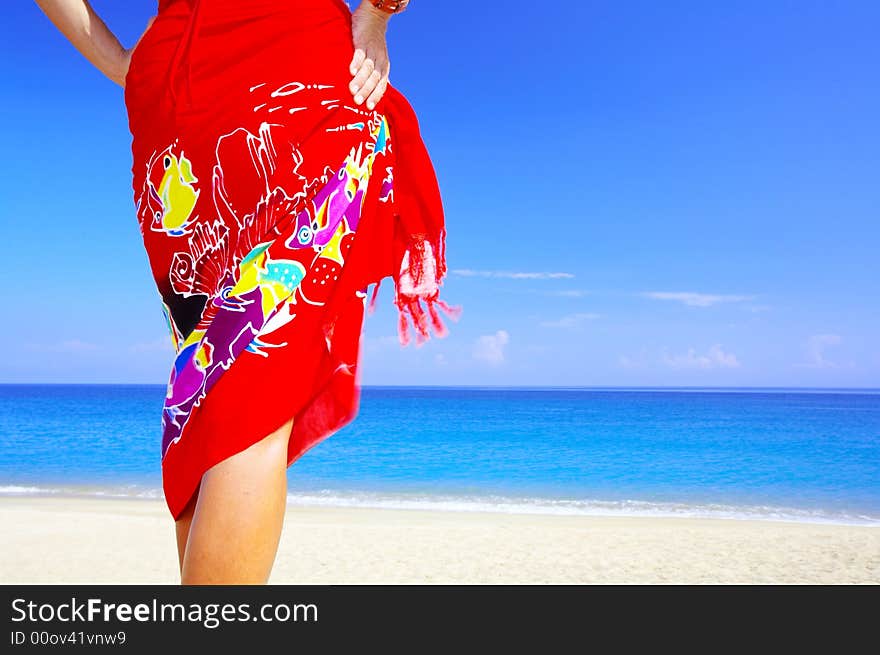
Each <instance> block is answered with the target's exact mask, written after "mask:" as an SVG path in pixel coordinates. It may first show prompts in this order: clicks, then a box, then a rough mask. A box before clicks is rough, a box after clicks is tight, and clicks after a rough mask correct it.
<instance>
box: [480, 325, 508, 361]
mask: <svg viewBox="0 0 880 655" xmlns="http://www.w3.org/2000/svg"><path fill="white" fill-rule="evenodd" d="M509 341H510V335H509V334H508V333H507V331H506V330H498V331H497V332H496V333H495V334H486V335H483V336H481V337H480V338H478V339H477V341H476V343H475V344H474V350H473V355H474V359H478V360H481V361H484V362H488V363H489V364H492V365H493V366H497V365H498V364H501V363H503V362H504V347H505V346H506V345H507V343H508V342H509Z"/></svg>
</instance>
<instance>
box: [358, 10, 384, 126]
mask: <svg viewBox="0 0 880 655" xmlns="http://www.w3.org/2000/svg"><path fill="white" fill-rule="evenodd" d="M391 16H392V14H389V13H387V12H384V11H382V10H380V9H377V8H376V7H374V6H373V3H372V2H370V0H361V3H360V5H358V8H357V9H355V10H354V11H353V12H352V13H351V31H352V38H353V40H354V47H355V50H354V57H353V58H352V60H351V64H350V66H349V68H350V72H351V74H352V75H353V76H354V77H353V78H352V80H351V82H350V84H349V91H351V94H352V95H353V96H354V101H355V104H358V105H359V104H361V103H363V102H366V103H367V109H373V108H374V107H375V106H376V103H378V102H379V99H380V98H381V97H382V95H383V94H384V93H385V87H386V86H387V85H388V74H389V72H390V71H391V62H390V61H389V60H388V46H387V44H386V42H385V31H386V29H387V28H388V19H389V18H390V17H391ZM358 98H360V100H358Z"/></svg>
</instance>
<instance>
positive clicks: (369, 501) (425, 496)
mask: <svg viewBox="0 0 880 655" xmlns="http://www.w3.org/2000/svg"><path fill="white" fill-rule="evenodd" d="M137 488H138V486H137V485H124V486H117V487H93V488H77V486H76V485H73V486H67V487H36V486H33V485H0V499H6V498H11V499H15V498H20V499H27V498H58V499H64V498H70V499H81V500H88V499H92V498H94V499H106V500H133V501H142V500H146V501H161V502H163V503H164V497H163V495H162V490H161V489H154V488H141V491H139V492H134V490H135V489H137ZM287 505H288V507H331V508H334V507H335V508H352V509H399V510H414V511H431V512H433V511H438V512H447V511H450V512H468V513H470V512H485V513H489V514H527V515H548V516H586V517H605V516H609V517H611V516H618V517H624V518H693V519H721V520H731V521H762V522H765V521H769V522H774V523H775V522H783V523H805V524H818V525H840V526H860V527H869V528H870V527H874V528H880V517H876V516H873V515H867V514H858V513H854V512H843V511H837V512H833V511H830V510H819V509H806V508H794V507H785V506H768V505H728V504H723V503H704V504H697V503H681V502H679V503H675V502H657V501H640V500H598V499H593V500H572V499H564V498H563V499H560V498H552V497H538V496H531V497H516V496H501V495H492V494H484V495H472V496H464V495H455V494H441V493H422V494H415V493H412V492H409V493H407V492H376V491H363V490H350V491H343V490H326V489H325V490H317V491H290V490H289V491H288V494H287Z"/></svg>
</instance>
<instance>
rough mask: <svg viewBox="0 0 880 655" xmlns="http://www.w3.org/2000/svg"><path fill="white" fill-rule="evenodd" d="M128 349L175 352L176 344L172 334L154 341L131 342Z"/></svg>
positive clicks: (140, 351)
mask: <svg viewBox="0 0 880 655" xmlns="http://www.w3.org/2000/svg"><path fill="white" fill-rule="evenodd" d="M128 349H129V350H130V351H132V352H136V353H144V352H146V353H150V352H171V353H173V352H174V344H173V343H171V336H170V335H169V336H164V337H160V338H158V339H153V340H152V341H139V342H138V343H133V344H131V345H130V346H129V347H128Z"/></svg>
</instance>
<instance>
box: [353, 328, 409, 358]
mask: <svg viewBox="0 0 880 655" xmlns="http://www.w3.org/2000/svg"><path fill="white" fill-rule="evenodd" d="M399 344H400V337H398V336H397V335H396V334H383V335H379V336H375V337H368V336H367V335H366V334H365V333H364V332H363V331H361V347H362V348H363V350H364V353H373V352H377V351H380V350H385V349H387V348H391V347H393V346H396V345H399Z"/></svg>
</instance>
